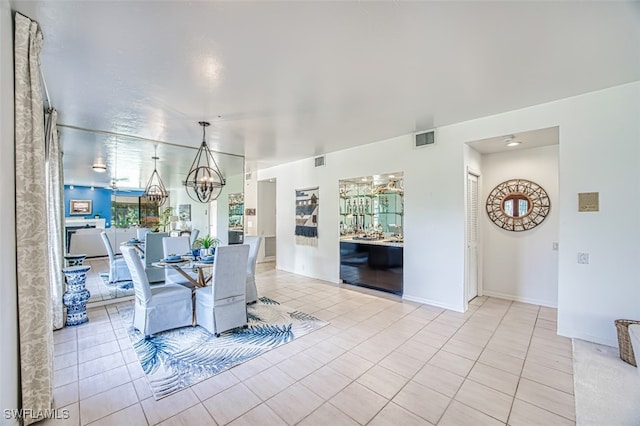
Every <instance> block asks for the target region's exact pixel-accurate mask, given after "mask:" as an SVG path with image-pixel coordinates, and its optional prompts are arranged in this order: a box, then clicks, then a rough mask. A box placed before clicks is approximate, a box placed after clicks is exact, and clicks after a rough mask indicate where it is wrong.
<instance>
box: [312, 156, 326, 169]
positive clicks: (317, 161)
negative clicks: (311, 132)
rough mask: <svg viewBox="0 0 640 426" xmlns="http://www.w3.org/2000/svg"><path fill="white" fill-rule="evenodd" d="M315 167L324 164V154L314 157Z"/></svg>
mask: <svg viewBox="0 0 640 426" xmlns="http://www.w3.org/2000/svg"><path fill="white" fill-rule="evenodd" d="M314 160H315V164H316V167H320V166H324V155H323V156H320V157H316V158H315V159H314Z"/></svg>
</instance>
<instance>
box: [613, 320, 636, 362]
mask: <svg viewBox="0 0 640 426" xmlns="http://www.w3.org/2000/svg"><path fill="white" fill-rule="evenodd" d="M615 323H616V329H617V330H618V346H619V347H620V359H621V360H623V361H624V362H626V363H627V364H631V365H633V366H634V367H636V358H635V356H634V354H633V347H631V339H630V338H629V326H630V325H631V324H640V321H634V320H625V319H619V320H616V321H615Z"/></svg>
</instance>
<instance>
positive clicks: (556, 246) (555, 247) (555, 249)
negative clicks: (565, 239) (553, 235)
mask: <svg viewBox="0 0 640 426" xmlns="http://www.w3.org/2000/svg"><path fill="white" fill-rule="evenodd" d="M558 247H559V244H558V242H557V241H554V243H553V245H552V248H553V251H558Z"/></svg>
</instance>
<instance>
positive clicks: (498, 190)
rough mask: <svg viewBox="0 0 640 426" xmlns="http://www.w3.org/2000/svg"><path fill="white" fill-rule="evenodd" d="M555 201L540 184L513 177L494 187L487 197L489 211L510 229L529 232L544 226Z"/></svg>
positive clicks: (492, 218) (503, 226)
mask: <svg viewBox="0 0 640 426" xmlns="http://www.w3.org/2000/svg"><path fill="white" fill-rule="evenodd" d="M550 209H551V201H550V200H549V196H548V195H547V192H546V191H545V190H544V189H542V187H541V186H540V185H538V184H537V183H535V182H531V181H530V180H526V179H511V180H508V181H505V182H502V183H501V184H500V185H498V186H496V187H495V188H493V190H492V191H491V193H490V194H489V197H487V214H488V215H489V218H490V219H491V221H492V222H493V223H495V224H496V225H497V226H499V227H500V228H502V229H506V230H507V231H516V232H518V231H526V230H528V229H532V228H535V227H536V226H538V225H540V224H541V223H542V221H543V220H544V219H545V218H546V217H547V215H548V214H549V210H550Z"/></svg>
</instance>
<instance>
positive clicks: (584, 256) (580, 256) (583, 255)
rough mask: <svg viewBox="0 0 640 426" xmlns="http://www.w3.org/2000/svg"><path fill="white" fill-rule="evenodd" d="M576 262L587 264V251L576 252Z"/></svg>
mask: <svg viewBox="0 0 640 426" xmlns="http://www.w3.org/2000/svg"><path fill="white" fill-rule="evenodd" d="M578 263H579V264H581V265H588V264H589V253H578Z"/></svg>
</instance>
